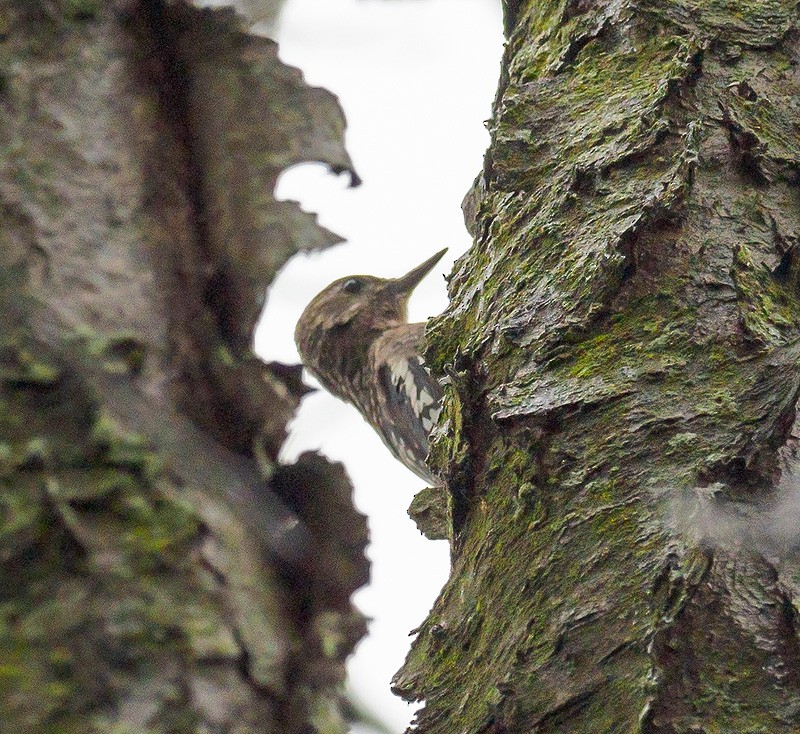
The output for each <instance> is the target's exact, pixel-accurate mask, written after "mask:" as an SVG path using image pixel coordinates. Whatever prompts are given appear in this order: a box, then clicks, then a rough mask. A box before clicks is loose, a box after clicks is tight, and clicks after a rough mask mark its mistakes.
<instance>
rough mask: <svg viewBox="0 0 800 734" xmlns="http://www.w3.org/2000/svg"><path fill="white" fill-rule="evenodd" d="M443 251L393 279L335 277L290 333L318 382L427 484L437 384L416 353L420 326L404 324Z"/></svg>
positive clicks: (438, 402)
mask: <svg viewBox="0 0 800 734" xmlns="http://www.w3.org/2000/svg"><path fill="white" fill-rule="evenodd" d="M444 253H445V250H442V251H441V252H438V253H436V255H434V256H433V257H432V258H430V259H428V260H426V261H425V262H424V263H422V264H421V265H419V266H418V267H416V268H414V269H413V270H412V271H411V272H409V273H407V274H406V275H404V276H402V277H400V278H394V279H383V278H376V277H374V276H371V275H351V276H349V277H347V278H340V279H339V280H337V281H335V282H333V283H331V284H330V285H329V286H328V287H327V288H325V290H323V291H322V292H321V293H319V295H317V296H316V297H315V298H314V299H313V300H312V301H311V303H309V304H308V306H306V309H305V311H303V315H302V316H301V317H300V320H299V321H298V322H297V328H296V329H295V333H294V335H295V341H296V342H297V348H298V350H299V352H300V356H301V358H302V360H303V364H304V365H305V366H306V367H307V368H308V370H309V371H310V372H311V373H312V374H314V375H315V376H316V377H317V379H318V380H319V381H320V382H321V383H322V385H323V387H325V389H327V390H328V391H329V392H331V393H333V394H334V395H336V397H339V398H341V399H342V400H345V401H347V402H348V403H351V404H352V405H354V406H355V407H356V408H358V410H359V411H360V412H361V414H362V415H363V416H364V418H365V419H366V420H367V422H368V423H369V424H370V425H371V426H372V427H373V428H374V429H375V430H376V431H377V432H378V434H379V435H380V437H381V438H382V439H383V441H384V443H385V444H386V445H387V446H388V447H389V449H390V450H391V452H392V453H393V454H394V455H395V457H397V458H398V459H399V460H400V461H401V462H402V463H403V464H405V465H406V466H407V467H408V468H409V469H411V471H413V472H414V473H415V474H417V475H418V476H419V477H421V478H422V479H425V480H426V481H428V482H431V483H434V484H437V483H438V480H437V479H436V477H435V476H434V475H433V474H432V473H431V471H430V469H428V467H427V466H426V464H425V458H426V456H427V454H428V437H429V435H430V432H431V430H432V428H433V426H434V425H435V424H436V419H437V418H438V416H439V411H440V409H441V400H442V388H441V386H440V385H439V383H438V382H437V381H436V380H435V379H434V378H433V377H431V375H430V373H429V372H428V371H427V369H426V368H425V365H424V362H423V359H422V354H421V350H422V343H423V339H424V335H425V324H424V323H418V324H409V323H407V319H408V316H407V304H408V298H409V296H410V295H411V292H412V291H413V290H414V288H415V287H416V286H417V285H418V284H419V282H420V281H421V280H422V279H423V278H424V277H425V276H426V275H427V274H428V273H429V272H430V271H431V270H432V269H433V267H434V265H436V263H437V262H438V261H439V259H440V258H441V257H442V255H443V254H444Z"/></svg>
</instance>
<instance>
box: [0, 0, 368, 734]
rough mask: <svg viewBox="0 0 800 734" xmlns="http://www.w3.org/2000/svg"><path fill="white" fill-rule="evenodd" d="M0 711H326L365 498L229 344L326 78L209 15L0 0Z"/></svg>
mask: <svg viewBox="0 0 800 734" xmlns="http://www.w3.org/2000/svg"><path fill="white" fill-rule="evenodd" d="M0 32H2V40H0V52H1V53H2V57H0V64H1V65H0V120H1V121H0V139H2V144H1V145H0V151H1V152H0V161H2V163H1V165H0V214H1V215H2V229H1V230H0V237H1V238H2V239H1V240H0V562H1V564H2V565H0V731H2V732H26V733H30V734H45V733H46V732H47V733H52V732H58V733H59V734H68V733H70V732H81V734H84V733H85V732H103V734H107V733H109V732H112V733H115V734H123V732H124V734H138V733H140V732H141V734H145V733H146V734H156V733H163V734H167V733H169V734H189V733H190V732H191V733H194V732H206V733H208V732H219V733H221V732H237V733H239V732H240V733H242V734H245V733H247V732H259V733H263V732H281V733H282V734H283V732H288V733H292V732H301V731H302V732H310V731H319V732H343V731H344V728H345V725H344V722H343V720H342V715H341V707H340V705H339V704H340V694H341V683H342V680H343V676H344V658H345V656H346V655H347V654H348V652H349V651H350V650H351V649H352V647H353V645H354V644H355V642H356V641H357V640H358V639H359V637H360V636H361V634H362V633H363V628H364V623H363V620H362V618H361V616H360V615H359V614H357V613H356V612H355V611H354V610H353V609H352V607H351V606H350V601H349V598H350V595H351V593H352V592H353V591H354V590H355V589H356V588H357V587H358V586H359V585H361V584H362V583H364V582H365V580H366V576H367V567H366V560H365V559H364V556H363V547H364V545H365V542H366V526H365V523H364V519H363V518H362V517H361V516H360V515H358V514H357V513H356V512H355V511H354V509H353V506H352V503H351V500H350V486H349V483H348V481H347V478H346V477H345V475H344V472H343V471H342V469H341V467H340V466H336V465H331V464H329V463H327V462H326V461H325V460H323V459H322V458H320V457H316V456H312V455H306V456H304V457H302V458H301V459H300V461H299V462H298V463H297V464H296V465H294V466H289V467H286V466H280V465H279V463H278V461H277V454H278V450H279V448H280V445H281V443H282V441H283V438H284V435H285V426H286V423H287V421H288V420H289V418H290V417H291V415H292V412H293V410H294V408H295V407H296V405H297V403H298V401H299V399H300V396H301V395H302V392H303V388H302V385H301V384H300V380H299V368H291V367H286V366H284V365H277V364H271V365H265V364H263V363H262V362H260V361H259V360H258V359H256V358H255V356H254V355H253V354H252V353H251V351H250V339H251V334H252V331H253V328H254V326H255V322H256V319H257V318H258V315H259V311H260V307H261V303H262V301H263V297H264V293H265V291H266V288H267V286H268V285H269V283H270V281H271V280H272V278H273V277H274V275H275V273H276V272H277V270H278V269H279V268H280V267H281V265H282V264H283V263H284V262H285V261H286V260H287V259H288V258H289V257H290V256H291V255H292V254H293V253H294V252H296V251H297V250H298V249H315V248H321V247H325V246H328V245H330V244H333V243H334V242H335V241H336V238H335V237H334V236H333V235H332V234H331V233H329V232H326V231H324V230H322V229H321V228H319V227H318V226H317V225H316V223H315V221H314V219H313V217H311V216H309V215H307V214H304V213H303V212H302V211H301V210H300V209H299V207H298V206H297V205H296V204H294V203H292V202H276V201H275V200H274V198H273V196H272V191H273V187H274V185H275V182H276V180H277V177H278V175H279V173H280V172H281V170H283V169H284V168H285V167H286V166H289V165H292V164H293V163H297V162H300V161H305V160H318V161H322V162H325V163H327V164H328V165H329V166H330V167H331V168H332V169H334V170H335V171H350V172H351V175H352V176H353V177H354V178H355V174H354V173H352V168H351V165H350V161H349V159H348V156H347V154H346V153H345V151H344V149H343V147H342V132H343V128H344V120H343V118H342V115H341V111H340V110H339V107H338V105H337V103H336V101H335V99H334V98H333V97H332V95H330V94H328V93H327V92H325V91H324V90H319V89H311V88H309V87H307V86H305V84H304V83H303V82H302V79H301V77H300V74H299V73H298V72H297V71H296V70H293V69H289V68H287V67H285V66H284V65H283V64H281V63H280V61H279V60H278V58H277V51H276V47H275V44H274V43H272V42H270V41H267V40H265V39H257V38H253V37H251V36H249V35H247V34H245V33H243V32H242V30H241V28H240V26H239V24H238V22H237V20H236V18H235V17H234V15H233V13H232V12H229V11H201V10H198V9H195V8H193V7H191V6H190V5H188V4H185V3H183V2H168V1H167V0H116V1H114V2H106V1H105V0H103V1H102V2H100V1H99V0H5V1H4V2H1V3H0Z"/></svg>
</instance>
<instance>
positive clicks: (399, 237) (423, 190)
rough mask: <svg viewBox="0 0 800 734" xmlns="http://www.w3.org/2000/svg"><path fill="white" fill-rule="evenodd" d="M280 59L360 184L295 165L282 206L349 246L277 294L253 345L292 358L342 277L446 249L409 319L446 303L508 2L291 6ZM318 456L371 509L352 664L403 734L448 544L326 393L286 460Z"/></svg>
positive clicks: (413, 480) (298, 272) (361, 689)
mask: <svg viewBox="0 0 800 734" xmlns="http://www.w3.org/2000/svg"><path fill="white" fill-rule="evenodd" d="M277 38H278V41H279V44H280V56H281V58H282V59H283V60H284V61H285V62H286V63H289V64H291V65H293V66H297V67H299V68H300V69H302V70H303V73H304V75H305V77H306V80H307V81H308V82H309V83H310V84H312V85H316V86H323V87H326V88H327V89H330V90H331V91H332V92H334V93H335V94H336V95H337V96H338V97H339V100H340V102H341V104H342V107H343V108H344V111H345V115H346V116H347V121H348V132H347V148H348V150H349V152H350V155H351V156H352V158H353V161H354V163H355V167H356V170H357V171H358V173H359V175H360V176H361V177H362V179H363V180H364V183H363V185H362V186H361V187H360V188H357V189H348V188H347V187H346V184H347V181H346V180H345V178H346V177H342V178H339V179H337V178H336V177H334V176H331V175H330V174H328V173H326V172H325V170H324V169H323V168H322V167H321V166H299V167H296V168H294V169H292V170H289V171H287V172H286V173H285V174H284V175H283V176H282V178H281V180H280V183H279V186H278V192H277V194H278V198H281V199H294V200H297V201H300V202H301V203H302V205H303V208H304V209H306V210H308V211H313V212H317V213H319V219H320V222H321V224H322V225H323V226H325V227H327V228H328V229H331V230H333V231H334V232H336V233H337V234H339V235H341V236H342V237H345V238H346V239H347V243H346V244H344V245H342V246H340V247H336V248H333V249H332V250H329V251H327V252H325V253H322V254H318V255H312V256H302V255H301V256H297V257H295V258H294V259H293V260H292V261H291V262H290V263H289V264H288V265H287V266H286V267H285V268H284V270H283V271H282V273H281V275H280V276H279V277H278V279H277V281H276V282H275V284H274V285H273V287H272V289H271V291H270V294H269V300H268V303H267V308H266V311H265V313H264V316H263V318H262V322H261V327H260V329H259V331H258V332H257V334H256V348H257V351H258V352H259V354H261V355H262V356H263V357H265V358H267V359H277V360H281V361H284V362H297V361H298V359H299V358H298V356H297V352H296V350H295V347H294V342H293V338H292V334H293V331H294V325H295V323H296V321H297V318H298V317H299V315H300V313H301V311H302V309H303V307H304V306H305V305H306V303H308V301H309V300H310V299H311V298H312V297H313V296H314V295H316V293H318V292H319V291H320V290H321V289H322V288H324V287H325V286H326V285H327V284H328V283H330V282H331V281H332V280H334V279H336V278H339V277H341V276H343V275H350V274H356V273H368V274H373V275H379V276H385V277H389V276H397V275H401V274H403V273H405V272H406V271H408V270H410V269H411V268H412V267H413V266H415V265H417V264H419V263H420V262H422V261H423V260H425V259H426V258H428V257H429V256H430V255H432V254H433V253H434V252H436V251H437V250H439V249H441V248H442V247H443V246H448V247H449V248H450V250H449V252H448V253H447V255H446V256H445V258H444V259H443V260H442V261H441V262H440V264H439V266H438V267H437V269H436V270H435V271H434V273H433V274H431V275H430V276H428V278H427V279H426V280H425V281H424V282H423V283H422V285H420V287H419V288H418V289H417V291H416V295H415V296H414V298H413V299H412V301H411V304H410V317H411V320H412V321H421V320H424V319H426V318H427V317H428V316H431V315H433V314H436V313H439V312H440V311H442V310H443V309H444V307H445V305H446V302H447V298H446V291H445V284H444V279H443V275H444V274H445V273H447V272H449V271H450V270H451V268H452V264H453V260H454V259H455V258H456V257H457V256H458V255H460V254H461V253H462V252H464V251H465V250H466V249H467V247H469V245H470V238H469V236H468V234H467V232H466V230H465V228H464V224H463V219H462V214H461V208H460V205H461V200H462V198H463V196H464V194H465V193H466V191H467V189H468V188H469V186H470V185H471V183H472V180H473V179H474V177H475V175H476V174H477V173H478V171H479V170H480V168H481V165H482V157H483V152H484V150H485V149H486V146H487V145H488V142H489V140H488V134H487V132H486V130H485V127H484V125H483V122H484V120H486V119H487V118H488V117H489V115H490V109H491V101H492V99H493V96H494V92H495V88H496V85H497V77H498V72H499V63H500V54H501V51H502V34H501V12H500V2H499V0H289V2H288V3H287V4H286V6H285V8H284V12H283V14H282V16H281V20H280V23H279V25H278V32H277ZM309 449H319V450H321V451H322V452H323V453H324V454H326V455H327V456H329V457H331V458H332V459H335V460H338V461H342V462H343V463H344V464H345V466H346V467H347V471H348V473H349V475H350V477H351V478H352V480H353V484H354V485H355V501H356V505H357V506H358V508H359V510H360V511H361V512H363V513H365V514H367V516H368V518H369V526H370V533H371V538H372V542H371V545H370V547H369V551H368V555H369V557H370V559H371V561H372V583H371V584H370V585H369V586H368V587H367V588H365V589H363V590H361V591H360V592H359V593H358V594H357V595H356V597H355V602H356V604H357V605H358V607H359V608H360V609H361V610H362V611H363V612H364V613H365V614H366V615H367V616H368V617H370V618H371V619H372V622H371V623H370V627H369V636H368V637H367V638H366V639H365V640H364V641H363V642H362V643H361V644H360V645H359V647H358V649H357V651H356V653H355V655H354V656H353V657H352V658H351V660H350V664H349V671H350V687H351V690H352V691H353V696H354V698H356V699H357V700H358V701H359V702H360V703H361V704H362V705H363V706H364V707H365V708H368V709H369V710H370V711H372V712H374V714H375V715H377V716H378V717H379V718H380V719H382V720H383V721H385V722H387V723H388V724H389V725H390V726H391V728H392V729H393V730H395V731H397V732H400V731H402V730H403V729H404V728H405V727H406V726H407V725H408V723H409V721H410V720H411V718H412V716H413V713H414V710H415V709H416V708H417V706H416V705H414V706H408V705H406V704H405V703H403V702H402V701H401V700H400V699H399V698H396V697H395V696H393V695H392V694H391V693H390V692H389V681H390V680H391V677H392V676H393V674H394V673H395V672H396V671H397V669H398V668H399V667H400V666H401V665H402V663H403V660H404V659H405V655H406V653H407V652H408V648H409V645H410V639H409V637H408V633H409V631H410V630H411V629H412V628H414V627H416V626H417V625H419V623H420V622H421V621H422V620H423V619H424V617H425V616H426V614H427V612H428V610H429V609H430V607H431V605H432V604H433V601H434V600H435V598H436V595H437V594H438V592H439V590H440V589H441V586H442V584H443V583H444V581H445V580H446V578H447V574H448V567H449V560H448V547H447V543H445V542H444V541H438V542H431V541H429V540H426V539H425V538H423V537H422V536H421V535H420V533H419V531H418V530H417V529H416V526H415V525H414V523H413V522H412V521H411V520H410V519H409V518H408V516H407V514H406V510H407V508H408V505H409V503H410V502H411V499H412V497H413V495H414V494H415V493H416V492H417V491H419V490H420V489H422V487H423V485H422V483H421V481H420V480H419V479H418V478H417V477H416V476H414V475H413V474H412V473H411V472H409V471H408V470H407V469H405V468H404V467H403V466H402V465H401V464H399V463H398V462H397V461H396V460H394V459H393V458H392V457H391V455H390V454H389V452H388V451H387V450H386V448H385V447H384V446H383V444H382V443H381V441H380V439H379V438H378V437H377V435H376V434H375V433H374V432H373V431H372V430H371V429H370V428H369V427H368V426H367V425H366V423H364V421H363V420H362V418H361V417H360V415H359V414H358V413H357V412H356V411H355V409H353V408H350V407H349V406H347V405H345V404H344V403H341V402H339V401H338V400H336V399H334V398H333V397H331V396H330V395H328V394H327V393H325V392H323V391H319V392H316V393H314V394H312V395H310V396H309V397H307V398H306V399H305V400H304V401H303V405H302V407H301V409H300V411H299V414H298V416H297V418H296V419H295V421H294V422H293V424H292V429H291V435H290V437H289V440H288V441H287V443H286V446H285V448H284V457H283V458H285V459H286V460H291V459H294V458H295V457H296V456H297V455H299V454H300V453H302V452H303V451H306V450H309Z"/></svg>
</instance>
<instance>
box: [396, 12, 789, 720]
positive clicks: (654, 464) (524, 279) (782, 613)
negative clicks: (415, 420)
mask: <svg viewBox="0 0 800 734" xmlns="http://www.w3.org/2000/svg"><path fill="white" fill-rule="evenodd" d="M505 6H506V11H507V15H506V21H507V22H506V30H507V41H508V42H507V46H506V51H505V56H504V59H503V70H502V74H501V81H500V88H499V90H498V94H497V98H496V100H495V107H494V115H493V119H492V121H491V123H490V131H491V134H492V141H491V145H490V148H489V150H488V152H487V155H486V160H485V165H484V170H483V172H482V173H481V175H479V177H478V179H476V182H475V185H474V187H473V190H472V191H471V192H470V193H469V195H468V196H467V198H466V200H465V217H466V221H467V225H468V227H469V229H470V231H471V233H472V234H473V236H474V238H475V245H474V247H473V248H472V249H471V250H470V251H469V252H468V253H467V254H466V255H465V256H464V257H463V258H462V259H461V260H460V261H459V262H458V263H457V265H456V269H455V272H454V274H453V276H452V278H451V280H450V296H451V303H450V305H449V307H448V308H447V310H446V311H445V312H444V314H442V315H441V316H440V317H438V318H436V319H434V320H433V322H432V323H431V325H430V327H429V332H428V333H429V349H428V353H427V356H428V361H429V363H430V364H431V365H432V366H433V368H434V370H436V371H438V372H439V373H440V374H442V375H447V377H448V388H447V397H446V400H445V407H444V410H443V415H442V419H441V421H440V431H439V432H438V438H437V441H436V442H435V444H434V446H433V448H432V454H431V456H432V459H433V461H434V462H435V463H436V464H438V469H440V470H441V471H442V472H443V475H444V476H446V477H447V478H448V479H449V485H450V490H451V493H452V496H453V507H454V512H453V515H452V522H453V529H452V535H453V570H452V574H451V578H450V580H449V581H448V583H447V585H446V586H445V589H444V590H443V592H442V594H441V596H440V598H439V599H438V600H437V602H436V604H435V606H434V608H433V610H432V612H431V614H430V616H429V618H428V619H427V620H426V622H425V624H424V625H423V626H422V628H421V630H420V633H419V636H418V638H417V640H416V641H415V643H414V646H413V648H412V651H411V653H410V655H409V658H408V659H407V661H406V664H405V666H404V667H403V669H402V670H401V671H400V672H399V673H398V675H397V677H396V679H395V686H396V688H397V690H398V692H399V693H400V694H401V695H403V696H404V697H406V698H408V699H411V700H420V699H424V700H425V707H424V708H423V709H422V710H421V712H420V713H419V716H418V729H417V731H419V732H421V733H422V732H424V733H425V734H433V733H434V732H442V733H444V732H452V731H459V732H465V733H466V732H505V733H511V732H530V731H536V732H566V731H569V732H598V731H602V732H640V731H641V732H690V731H706V732H716V731H720V732H722V731H737V732H744V731H747V732H756V731H759V732H790V731H795V730H797V728H798V726H800V720H798V711H800V706H798V704H800V685H799V684H798V681H800V678H799V677H798V674H799V673H800V662H798V660H800V658H798V654H797V653H798V645H797V633H796V626H797V601H796V600H797V597H796V581H794V580H793V579H794V578H796V568H797V567H796V562H795V560H794V548H793V545H796V542H797V538H796V534H791V533H789V534H784V535H782V536H781V537H782V538H783V540H784V541H785V542H783V543H782V544H776V542H774V540H775V539H774V536H773V532H774V521H773V519H774V517H775V516H776V515H778V514H780V512H781V511H782V510H788V509H790V508H791V511H793V512H795V513H796V512H797V507H796V506H793V504H792V502H791V501H787V498H790V499H791V498H792V497H793V496H796V493H797V488H796V484H795V483H794V481H793V480H791V478H790V477H791V474H790V470H791V468H792V461H794V459H782V458H781V451H784V449H785V448H786V447H787V446H788V445H789V444H791V441H792V439H791V436H792V433H791V427H792V423H793V420H794V415H795V404H796V401H797V397H798V390H799V389H800V376H799V374H798V368H797V364H798V356H800V353H799V352H798V349H799V348H798V344H800V341H798V338H799V337H800V308H798V307H799V306H800V302H799V301H798V298H799V296H798V282H797V273H798V260H797V251H796V247H797V244H798V228H799V227H800V204H799V203H798V199H797V189H796V185H797V180H798V173H800V157H798V154H797V151H798V150H800V148H798V147H797V145H796V138H797V131H798V129H800V120H799V119H798V114H800V111H799V110H798V107H797V98H798V92H800V83H799V82H798V76H797V68H798V63H800V46H799V45H798V41H797V39H798V33H797V30H798V14H797V8H796V6H795V5H793V4H791V3H785V2H783V3H782V2H778V1H767V2H762V3H756V4H749V5H745V4H741V3H734V2H730V3H728V2H696V3H686V2H679V1H673V0H650V1H648V2H623V3H618V2H614V3H606V2H601V3H582V2H577V1H575V2H573V1H571V0H564V1H560V2H544V3H542V2H520V3H510V2H509V3H506V4H505ZM781 475H782V476H783V479H782V480H781V481H778V477H780V476H781ZM455 508H458V511H457V512H455ZM795 517H796V514H795ZM745 518H747V519H746V520H745ZM751 523H752V527H751V525H750V524H751ZM756 526H758V528H759V530H758V531H755V530H753V528H754V527H756ZM723 528H724V532H723V531H722V529H723Z"/></svg>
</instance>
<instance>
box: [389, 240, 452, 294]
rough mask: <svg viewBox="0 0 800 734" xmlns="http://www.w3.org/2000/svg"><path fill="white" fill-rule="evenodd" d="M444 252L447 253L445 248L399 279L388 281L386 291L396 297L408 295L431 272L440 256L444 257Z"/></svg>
mask: <svg viewBox="0 0 800 734" xmlns="http://www.w3.org/2000/svg"><path fill="white" fill-rule="evenodd" d="M445 252H447V248H446V247H445V248H444V250H440V251H439V252H437V253H436V254H435V255H434V256H433V257H430V258H428V259H427V260H426V261H425V262H424V263H422V265H417V267H415V268H414V269H413V270H412V271H410V272H408V273H406V274H405V275H402V276H400V277H399V278H394V279H393V280H390V281H389V284H388V286H387V288H386V290H387V291H389V292H391V293H394V294H396V295H403V294H405V295H408V294H409V293H411V291H413V290H414V288H416V287H417V286H418V285H419V284H420V282H421V281H422V279H423V278H424V277H425V276H426V275H427V274H428V273H430V272H431V270H433V268H434V266H435V265H436V263H438V262H439V260H441V259H442V255H444V253H445Z"/></svg>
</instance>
